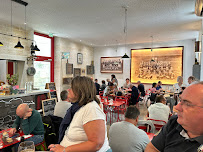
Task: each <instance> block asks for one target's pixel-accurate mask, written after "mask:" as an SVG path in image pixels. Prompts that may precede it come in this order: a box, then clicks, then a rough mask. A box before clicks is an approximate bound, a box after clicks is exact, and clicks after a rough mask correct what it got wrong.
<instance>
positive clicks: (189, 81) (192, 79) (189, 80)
mask: <svg viewBox="0 0 203 152" xmlns="http://www.w3.org/2000/svg"><path fill="white" fill-rule="evenodd" d="M193 81H195V77H194V76H190V77H189V78H188V83H189V84H191V83H192V82H193Z"/></svg>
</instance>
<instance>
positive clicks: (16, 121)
mask: <svg viewBox="0 0 203 152" xmlns="http://www.w3.org/2000/svg"><path fill="white" fill-rule="evenodd" d="M12 127H13V128H16V130H18V128H19V127H20V117H19V116H16V120H15V121H14V123H13V125H12Z"/></svg>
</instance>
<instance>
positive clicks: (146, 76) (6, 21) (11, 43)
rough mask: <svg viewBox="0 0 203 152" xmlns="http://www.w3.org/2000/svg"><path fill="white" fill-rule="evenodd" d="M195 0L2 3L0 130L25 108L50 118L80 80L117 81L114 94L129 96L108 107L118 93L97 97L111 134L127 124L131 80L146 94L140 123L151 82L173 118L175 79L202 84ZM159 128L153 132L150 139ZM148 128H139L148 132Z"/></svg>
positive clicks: (28, 0)
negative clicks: (118, 124)
mask: <svg viewBox="0 0 203 152" xmlns="http://www.w3.org/2000/svg"><path fill="white" fill-rule="evenodd" d="M197 1H198V0H150V1H149V0H136V1H134V0H116V1H115V0H102V1H101V0H94V1H92V0H83V1H75V0H68V1H67V0H58V1H56V0H43V1H42V0H0V109H1V110H0V129H1V130H4V129H8V128H10V127H11V126H12V124H13V123H14V121H15V119H16V108H17V107H18V105H20V104H22V103H26V104H28V105H29V107H31V108H33V109H36V110H38V112H39V113H41V115H42V116H47V115H53V113H54V107H55V105H56V103H57V102H60V101H61V97H60V94H61V92H62V91H63V90H68V89H70V88H71V82H72V80H73V79H74V78H75V77H77V76H87V77H89V78H91V79H92V80H93V81H94V82H95V79H97V80H98V84H100V86H101V85H102V80H104V81H105V83H106V85H107V84H108V81H107V79H109V80H110V81H113V79H112V77H111V76H112V75H115V78H116V82H115V83H116V85H115V86H116V88H117V89H118V90H121V92H122V93H123V94H125V95H126V96H125V101H124V104H118V103H117V104H115V105H114V106H113V107H111V105H113V104H114V103H113V101H116V99H117V95H114V96H113V97H112V98H111V97H110V98H109V97H107V98H106V97H104V96H105V95H104V94H105V93H104V90H99V91H100V92H98V94H97V96H98V98H99V99H100V101H101V102H103V106H102V109H103V112H104V113H105V115H106V122H107V128H108V129H109V127H110V126H111V125H112V124H113V123H114V122H119V121H122V120H124V119H125V116H124V113H125V112H126V108H127V107H128V106H129V103H128V101H129V99H131V95H130V94H131V93H132V87H128V88H127V89H125V90H123V89H124V87H123V86H124V84H125V83H126V78H129V81H130V83H131V84H132V86H136V87H138V83H137V82H138V81H140V82H141V83H142V84H143V85H144V88H145V94H146V95H145V96H141V95H139V97H138V98H139V99H140V100H139V101H138V103H137V104H136V105H137V107H138V108H139V109H140V113H141V114H140V117H139V120H140V122H138V124H140V125H143V124H144V123H145V122H144V121H147V108H148V107H149V106H150V104H151V103H152V102H154V101H152V100H151V99H150V95H151V93H154V92H152V91H151V88H152V84H153V83H158V81H161V82H162V86H161V87H162V91H160V92H159V94H163V95H165V98H166V100H167V103H166V104H167V105H168V106H169V108H170V110H171V111H170V112H171V115H172V114H174V113H173V110H174V109H173V106H175V105H177V104H178V101H179V96H178V95H177V94H178V93H179V92H178V90H176V89H174V84H176V83H177V78H178V77H179V76H182V78H183V82H182V84H184V85H183V87H187V86H189V85H190V84H189V82H188V78H189V77H190V76H194V77H195V81H202V80H203V62H202V59H203V54H202V53H201V52H202V42H203V40H202V33H203V24H202V23H203V22H202V5H203V4H202V3H203V2H202V1H201V2H199V1H198V2H199V3H197ZM200 3H201V4H200ZM200 5H201V6H200ZM200 7H201V8H200ZM113 84H114V82H113ZM128 93H129V94H128ZM123 94H122V96H123ZM53 99H54V100H53ZM106 100H108V104H107V101H106ZM109 102H110V103H109ZM111 102H112V103H111ZM125 102H126V103H125ZM150 102H151V103H150ZM47 105H48V106H49V107H46V106H47ZM148 125H149V124H148ZM152 125H153V124H152ZM159 125H160V124H159ZM159 125H158V129H157V126H154V127H155V128H153V126H152V127H150V129H151V130H150V131H151V133H153V136H154V134H156V133H157V132H158V131H159V129H160V128H159ZM149 126H150V125H149ZM149 126H147V127H146V124H144V129H143V126H142V127H140V128H141V129H143V130H145V131H146V132H150V131H149ZM162 126H163V125H162ZM152 130H153V131H152ZM0 133H1V135H0V136H3V135H2V132H0ZM108 134H109V132H108ZM150 135H152V134H148V137H150V138H153V137H151V136H150ZM108 136H109V135H108ZM28 138H29V137H28ZM150 140H151V139H150ZM1 142H2V143H3V141H2V140H1V141H0V143H1ZM7 144H8V143H7ZM41 145H43V146H44V144H40V145H39V146H41ZM0 147H1V148H0V151H1V149H3V148H4V147H3V148H2V145H0ZM7 147H9V144H8V145H7ZM35 147H36V145H35ZM42 149H43V148H42ZM46 149H47V148H46ZM12 150H13V149H12Z"/></svg>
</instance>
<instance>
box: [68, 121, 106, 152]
mask: <svg viewBox="0 0 203 152" xmlns="http://www.w3.org/2000/svg"><path fill="white" fill-rule="evenodd" d="M83 127H84V130H85V133H86V135H87V138H88V141H86V142H82V143H80V144H76V145H72V146H69V147H67V148H65V151H66V152H91V151H98V150H99V149H100V148H101V147H102V145H103V144H104V140H105V123H104V120H94V121H90V122H88V123H86V124H84V125H83Z"/></svg>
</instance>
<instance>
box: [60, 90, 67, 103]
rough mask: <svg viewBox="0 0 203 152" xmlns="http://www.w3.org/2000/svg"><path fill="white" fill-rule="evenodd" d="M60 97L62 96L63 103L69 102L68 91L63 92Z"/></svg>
mask: <svg viewBox="0 0 203 152" xmlns="http://www.w3.org/2000/svg"><path fill="white" fill-rule="evenodd" d="M60 96H61V100H62V101H68V91H67V90H63V91H61V94H60Z"/></svg>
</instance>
